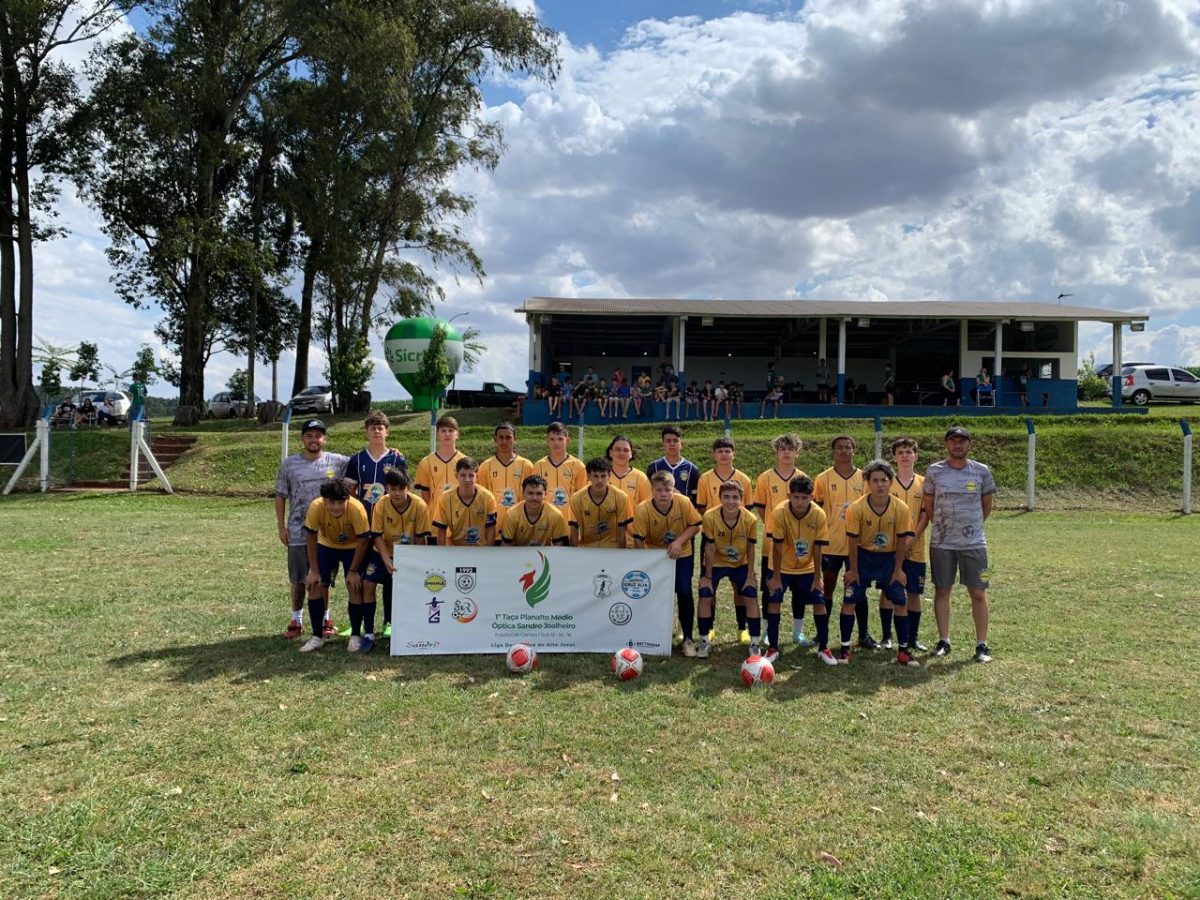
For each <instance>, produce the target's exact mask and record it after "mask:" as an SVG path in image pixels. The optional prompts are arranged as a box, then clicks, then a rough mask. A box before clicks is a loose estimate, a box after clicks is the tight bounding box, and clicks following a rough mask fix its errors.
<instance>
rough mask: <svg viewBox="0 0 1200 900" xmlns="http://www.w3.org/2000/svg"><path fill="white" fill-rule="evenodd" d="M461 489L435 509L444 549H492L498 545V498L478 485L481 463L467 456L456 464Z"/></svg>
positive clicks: (435, 524)
mask: <svg viewBox="0 0 1200 900" xmlns="http://www.w3.org/2000/svg"><path fill="white" fill-rule="evenodd" d="M454 474H455V476H456V477H457V479H458V487H457V488H456V489H455V490H453V491H445V492H444V493H443V494H442V495H441V496H440V497H439V498H438V501H437V504H436V506H434V512H433V527H434V528H436V529H437V542H438V545H439V546H441V547H491V546H493V545H494V544H495V543H496V498H495V497H493V496H492V492H491V491H489V490H487V488H481V487H479V485H478V484H476V478H477V477H478V475H479V463H477V462H475V460H473V459H471V457H469V456H464V457H463V458H462V459H460V460H459V461H458V462H457V463H455V464H454Z"/></svg>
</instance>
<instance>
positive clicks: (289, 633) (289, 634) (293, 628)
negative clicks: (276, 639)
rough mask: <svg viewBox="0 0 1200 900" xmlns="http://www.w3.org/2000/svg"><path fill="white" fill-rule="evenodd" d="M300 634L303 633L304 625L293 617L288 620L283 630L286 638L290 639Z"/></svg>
mask: <svg viewBox="0 0 1200 900" xmlns="http://www.w3.org/2000/svg"><path fill="white" fill-rule="evenodd" d="M302 634H304V626H303V625H301V624H300V623H299V622H297V621H296V620H295V619H293V620H292V621H290V622H288V627H287V628H285V629H284V631H283V636H284V637H285V638H287V639H288V640H291V639H292V638H298V637H300V635H302Z"/></svg>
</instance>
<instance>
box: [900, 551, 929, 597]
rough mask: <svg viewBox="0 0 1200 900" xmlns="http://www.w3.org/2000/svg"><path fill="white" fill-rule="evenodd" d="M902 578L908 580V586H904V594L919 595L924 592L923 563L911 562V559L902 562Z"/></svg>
mask: <svg viewBox="0 0 1200 900" xmlns="http://www.w3.org/2000/svg"><path fill="white" fill-rule="evenodd" d="M904 577H905V578H907V579H908V584H906V585H905V586H904V590H905V592H907V593H909V594H921V593H924V591H925V563H923V562H913V561H912V560H911V559H906V560H905V561H904Z"/></svg>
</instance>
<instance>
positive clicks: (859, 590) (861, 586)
mask: <svg viewBox="0 0 1200 900" xmlns="http://www.w3.org/2000/svg"><path fill="white" fill-rule="evenodd" d="M895 568H896V554H895V553H877V552H875V551H873V550H859V551H858V581H856V582H855V583H854V584H853V585H852V586H850V587H848V588H847V589H846V602H847V603H864V602H866V599H867V588H869V587H870V586H871V585H872V584H874V585H875V586H876V587H878V588H880V589H881V590H882V591H883V593H884V594H886V595H887V598H888V599H889V600H891V601H892V603H893V604H894V605H896V606H904V605H905V604H906V603H907V602H908V598H907V596H906V595H905V593H904V585H902V584H901V583H900V582H898V581H892V572H893V571H895Z"/></svg>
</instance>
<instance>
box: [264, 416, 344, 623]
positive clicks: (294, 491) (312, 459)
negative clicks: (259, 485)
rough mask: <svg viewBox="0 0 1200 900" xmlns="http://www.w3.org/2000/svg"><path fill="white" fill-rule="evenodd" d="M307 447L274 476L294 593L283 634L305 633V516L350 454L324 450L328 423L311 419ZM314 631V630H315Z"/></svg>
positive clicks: (303, 431)
mask: <svg viewBox="0 0 1200 900" xmlns="http://www.w3.org/2000/svg"><path fill="white" fill-rule="evenodd" d="M300 434H301V440H302V441H303V443H304V449H303V450H301V451H300V452H299V453H296V454H293V455H292V456H289V457H288V458H287V459H285V460H284V461H283V462H282V463H280V465H279V476H278V478H276V479H275V522H276V525H277V527H278V528H279V542H280V543H281V544H283V545H284V546H285V547H287V550H288V582H289V585H290V590H291V596H292V618H291V621H290V622H289V623H288V627H287V630H285V631H284V633H283V636H284V637H287V638H294V637H299V636H300V635H301V634H303V633H304V623H303V613H304V579H305V578H306V577H307V576H308V545H307V543H306V538H305V534H304V516H305V514H306V513H307V512H308V505H309V504H310V503H312V502H313V500H315V499H316V498H317V497H318V496H319V495H320V493H321V485H322V484H324V483H325V482H327V481H332V480H333V479H335V478H341V477H342V475H343V474H344V473H345V471H346V463H348V462H349V461H350V458H349V457H348V456H343V455H342V454H340V453H327V452H325V423H324V422H322V421H321V420H320V419H309V420H308V421H306V422H305V423H304V424H303V425H302V426H301V428H300ZM333 627H334V626H333V620H332V618H331V617H330V615H329V604H328V603H326V604H325V629H324V630H325V632H326V635H325V636H326V637H328V636H329V633H331V632H332V631H333ZM314 633H315V631H314Z"/></svg>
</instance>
